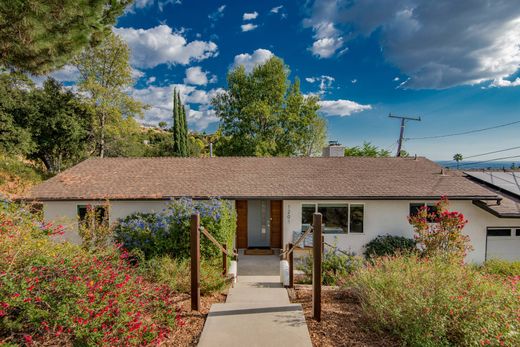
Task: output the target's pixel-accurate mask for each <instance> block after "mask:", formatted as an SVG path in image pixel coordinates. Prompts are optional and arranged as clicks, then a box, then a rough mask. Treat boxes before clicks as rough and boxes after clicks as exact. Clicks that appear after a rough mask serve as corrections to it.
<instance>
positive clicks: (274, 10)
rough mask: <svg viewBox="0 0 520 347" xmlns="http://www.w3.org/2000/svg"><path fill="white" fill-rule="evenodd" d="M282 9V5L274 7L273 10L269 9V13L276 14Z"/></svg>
mask: <svg viewBox="0 0 520 347" xmlns="http://www.w3.org/2000/svg"><path fill="white" fill-rule="evenodd" d="M282 8H283V5H280V6H276V7H273V8H272V9H271V11H270V12H271V13H278V12H280V10H281V9H282Z"/></svg>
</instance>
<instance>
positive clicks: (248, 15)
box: [242, 11, 258, 20]
mask: <svg viewBox="0 0 520 347" xmlns="http://www.w3.org/2000/svg"><path fill="white" fill-rule="evenodd" d="M256 17H258V12H256V11H255V12H249V13H248V12H246V13H244V15H243V16H242V20H252V19H256Z"/></svg>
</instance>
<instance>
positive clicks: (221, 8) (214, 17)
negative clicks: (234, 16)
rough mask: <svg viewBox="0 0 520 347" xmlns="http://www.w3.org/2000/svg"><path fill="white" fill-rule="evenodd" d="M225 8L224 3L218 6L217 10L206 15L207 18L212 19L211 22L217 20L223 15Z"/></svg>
mask: <svg viewBox="0 0 520 347" xmlns="http://www.w3.org/2000/svg"><path fill="white" fill-rule="evenodd" d="M225 9H226V5H221V6H219V8H217V10H216V11H215V12H213V13H210V14H209V15H208V18H209V20H210V21H212V22H216V21H217V20H219V19H220V18H222V17H223V16H224V10H225Z"/></svg>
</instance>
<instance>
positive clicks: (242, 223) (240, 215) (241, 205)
mask: <svg viewBox="0 0 520 347" xmlns="http://www.w3.org/2000/svg"><path fill="white" fill-rule="evenodd" d="M235 208H236V210H237V246H236V247H237V248H247V200H237V201H235Z"/></svg>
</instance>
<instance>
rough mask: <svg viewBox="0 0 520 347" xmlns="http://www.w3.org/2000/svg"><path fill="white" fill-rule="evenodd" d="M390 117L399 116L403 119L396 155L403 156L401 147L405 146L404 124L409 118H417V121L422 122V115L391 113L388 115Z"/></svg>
mask: <svg viewBox="0 0 520 347" xmlns="http://www.w3.org/2000/svg"><path fill="white" fill-rule="evenodd" d="M388 117H390V118H398V119H400V120H401V131H400V133H399V141H398V145H397V154H396V157H400V156H401V148H402V146H403V138H404V126H405V124H406V121H407V120H416V121H419V122H420V121H421V117H405V116H394V115H392V114H391V113H390V114H389V115H388Z"/></svg>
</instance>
